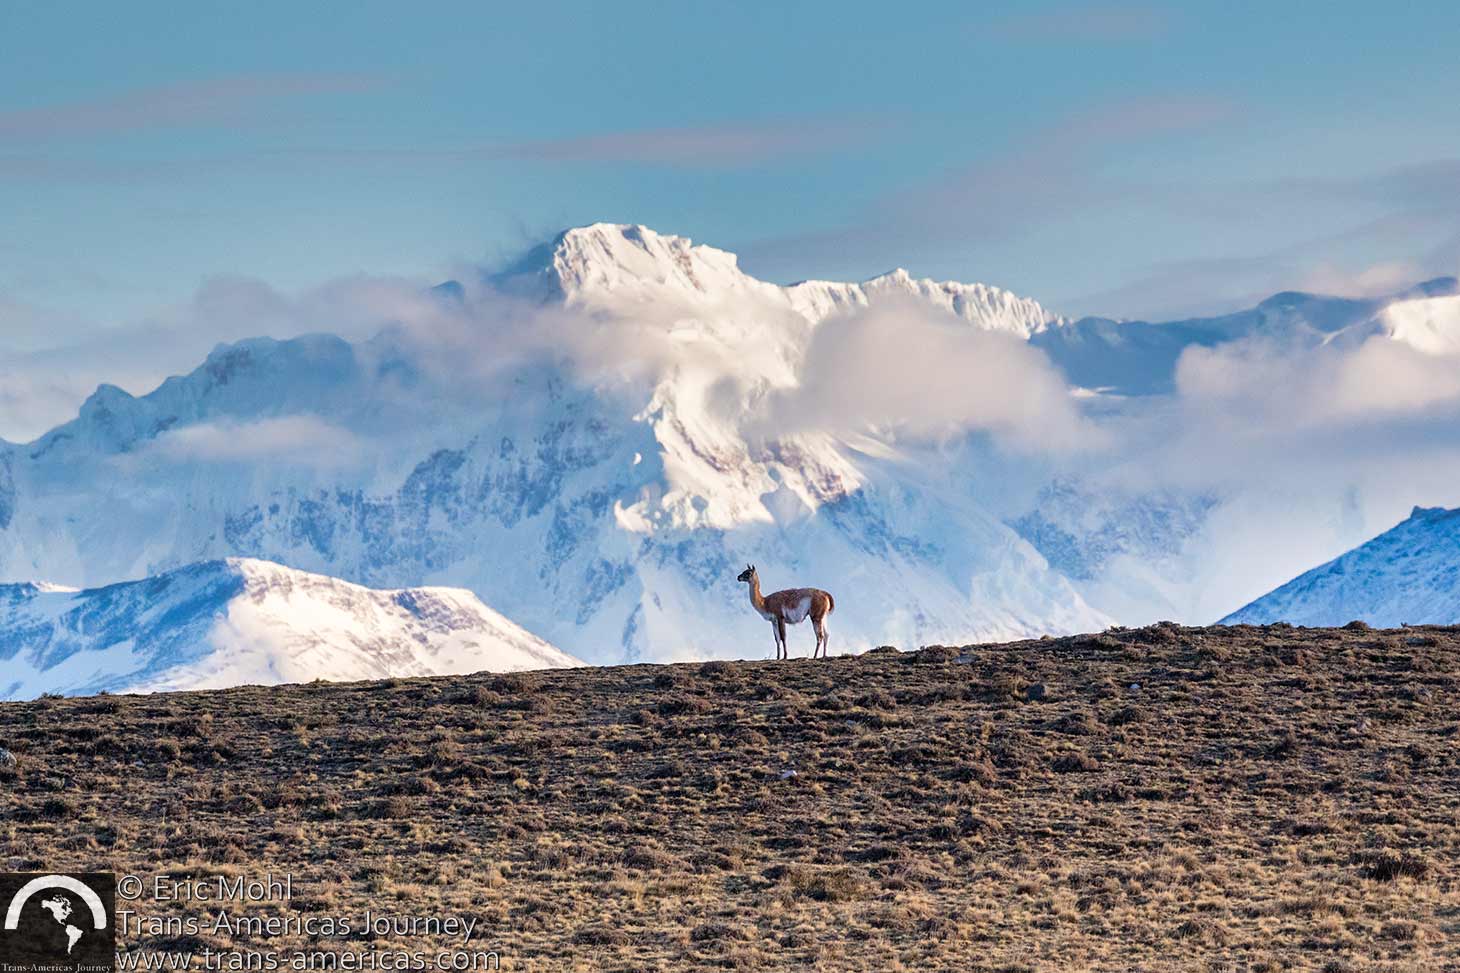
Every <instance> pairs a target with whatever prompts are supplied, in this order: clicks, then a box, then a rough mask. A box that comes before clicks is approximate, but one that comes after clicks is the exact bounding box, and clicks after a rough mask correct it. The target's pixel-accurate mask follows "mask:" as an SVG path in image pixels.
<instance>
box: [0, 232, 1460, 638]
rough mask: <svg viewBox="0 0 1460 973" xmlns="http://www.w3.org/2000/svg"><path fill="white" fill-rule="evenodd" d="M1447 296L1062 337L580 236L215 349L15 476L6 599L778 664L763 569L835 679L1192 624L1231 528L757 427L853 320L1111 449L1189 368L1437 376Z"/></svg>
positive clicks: (14, 468) (1190, 509)
mask: <svg viewBox="0 0 1460 973" xmlns="http://www.w3.org/2000/svg"><path fill="white" fill-rule="evenodd" d="M1455 291H1456V286H1455V282H1454V281H1453V280H1441V281H1436V282H1432V283H1431V284H1429V285H1425V286H1424V287H1423V288H1422V289H1420V290H1417V291H1414V292H1407V293H1404V294H1400V295H1396V296H1395V297H1393V298H1389V299H1385V300H1371V301H1348V300H1341V299H1335V298H1323V297H1318V296H1313V295H1302V294H1283V295H1278V296H1277V297H1274V298H1272V299H1271V300H1269V301H1266V302H1263V304H1262V305H1259V306H1258V307H1257V308H1254V309H1252V310H1250V311H1246V312H1241V313H1239V314H1234V315H1228V316H1225V317H1222V318H1214V319H1207V320H1201V321H1185V322H1173V323H1169V324H1160V325H1155V324H1145V323H1139V322H1124V323H1117V322H1112V321H1104V320H1096V319H1086V320H1083V321H1078V322H1071V321H1068V320H1067V319H1064V318H1062V317H1060V316H1058V315H1056V314H1053V313H1051V312H1049V311H1047V310H1045V309H1044V308H1043V307H1041V306H1040V305H1039V304H1038V303H1036V302H1034V301H1032V300H1029V299H1027V298H1021V297H1017V296H1015V295H1012V294H1010V293H1008V292H1007V291H1002V290H999V289H998V288H994V287H987V286H984V285H978V284H968V285H965V284H955V283H936V282H932V281H925V280H916V279H914V278H913V277H912V276H911V275H909V274H907V273H905V272H901V271H898V272H894V273H891V274H887V275H884V276H882V277H878V278H874V279H872V280H870V281H866V282H863V283H860V284H851V283H833V282H819V281H806V282H802V283H799V284H792V285H788V286H782V285H778V284H773V283H768V282H765V281H760V280H757V279H755V278H753V277H751V276H749V275H748V274H745V273H744V272H743V271H741V270H740V269H739V267H738V265H737V262H736V258H735V256H734V255H733V254H731V253H728V252H726V251H723V250H717V249H715V248H712V247H706V246H697V245H694V244H692V243H691V242H690V241H688V240H686V239H683V238H680V237H673V236H666V235H661V234H657V233H655V232H653V231H652V230H649V229H646V228H644V227H639V226H619V225H610V224H596V225H593V226H589V227H584V228H580V229H575V230H569V231H567V232H565V233H563V234H561V235H560V236H559V237H557V238H556V239H555V240H553V241H551V242H549V243H548V244H545V245H544V246H542V247H540V248H537V249H536V250H534V251H532V252H531V253H529V254H528V255H527V256H525V257H524V258H523V259H522V260H521V261H519V262H518V263H516V264H514V265H512V266H510V267H508V268H506V269H505V270H502V271H498V272H494V273H490V274H488V273H483V274H482V275H481V276H480V277H479V278H471V279H463V280H462V281H460V282H456V281H452V282H448V283H446V284H444V285H442V286H440V287H438V288H436V289H435V291H434V292H433V293H432V295H431V303H430V309H429V313H427V314H425V315H423V316H422V317H421V319H420V320H410V321H402V323H401V324H400V326H398V327H392V328H388V329H386V330H385V331H383V332H381V333H380V334H379V335H377V336H376V337H373V338H371V339H368V340H363V341H347V340H344V339H342V338H339V337H336V336H333V335H325V334H320V335H306V336H303V337H298V338H292V339H289V340H275V339H271V338H252V339H248V340H244V341H239V342H236V343H233V344H229V345H222V346H219V347H218V348H217V349H215V350H214V351H213V352H212V353H211V354H210V355H208V357H207V359H206V360H205V361H204V362H203V363H202V364H201V365H200V366H199V367H198V368H196V369H195V370H193V371H192V372H190V373H188V374H186V375H181V376H176V377H173V378H170V379H168V380H167V381H165V382H163V383H162V384H161V385H160V386H159V387H158V388H156V389H155V390H153V391H151V392H149V393H147V394H145V395H141V396H133V395H131V394H128V393H127V392H125V391H123V390H121V389H119V388H115V387H112V386H102V387H101V388H99V389H98V390H97V391H96V393H95V394H94V395H92V396H91V397H90V399H88V400H87V402H86V403H85V404H84V405H83V406H82V408H81V410H80V414H79V415H78V417H77V418H76V419H75V420H74V421H72V422H70V423H67V424H65V425H62V426H60V427H57V428H56V429H54V430H52V431H51V432H49V433H47V434H46V435H44V436H42V437H40V438H39V439H37V440H35V441H34V442H31V443H28V444H24V445H10V444H0V577H5V578H12V579H24V578H34V577H46V578H51V579H55V580H57V581H60V582H64V583H66V584H70V585H77V586H88V585H98V584H106V583H110V582H114V581H116V580H117V579H121V578H135V577H139V576H148V575H155V574H159V573H163V572H167V571H171V570H174V569H177V568H180V567H182V566H185V565H189V564H193V563H195V562H199V561H208V560H215V559H220V558H227V557H236V556H241V557H249V558H261V559H266V560H270V561H276V562H279V563H282V564H288V565H290V566H291V567H294V568H297V569H300V570H306V571H315V572H319V573H321V574H326V575H330V576H333V577H338V578H342V579H345V580H346V581H349V582H353V583H357V584H364V585H370V586H373V587H386V588H401V587H412V586H418V585H451V586H456V587H462V588H466V589H469V590H470V591H472V592H474V593H475V594H476V595H477V596H478V597H480V598H481V599H482V600H483V601H484V602H486V603H487V604H490V605H492V606H493V607H494V608H496V609H497V610H500V611H501V612H503V613H504V614H505V615H506V616H507V617H508V618H511V619H512V620H513V621H515V622H517V623H518V624H521V625H523V626H525V627H526V628H527V629H528V630H530V631H533V632H536V633H539V634H540V635H541V636H543V637H544V638H546V639H549V640H550V641H551V642H552V643H553V644H555V645H558V646H561V647H562V648H563V649H565V650H567V651H569V652H572V653H573V654H574V655H576V656H578V657H581V658H583V659H586V660H588V661H590V662H597V663H614V662H623V661H634V660H673V659H687V658H703V657H710V656H717V655H719V656H744V655H755V654H764V655H769V653H770V650H771V644H772V643H771V639H770V638H769V633H768V632H767V631H765V628H766V626H765V624H764V622H763V621H762V620H760V619H759V618H758V617H757V616H756V615H755V614H754V613H753V612H752V611H751V610H750V608H749V606H748V604H746V601H745V592H744V590H743V588H741V587H740V586H738V585H736V584H735V582H734V580H733V579H734V577H735V575H736V574H737V573H738V572H739V570H740V569H741V567H742V566H743V565H744V563H746V562H754V563H756V564H757V565H758V566H759V567H760V569H761V573H762V577H763V580H764V583H765V584H766V586H767V588H768V589H770V588H775V587H781V586H792V585H816V586H818V587H823V588H827V589H829V590H831V591H832V592H833V593H834V594H835V595H836V598H837V612H836V614H835V616H834V617H833V619H832V621H831V624H830V629H831V639H832V648H833V650H834V651H835V650H848V649H856V648H861V647H867V646H871V645H877V644H880V643H883V642H891V643H894V644H901V645H916V644H919V643H922V642H930V641H947V640H953V639H959V640H964V641H967V640H970V639H976V638H995V637H1001V636H1013V635H1023V634H1029V633H1043V632H1052V633H1060V632H1069V631H1075V630H1092V629H1100V628H1103V627H1105V626H1106V625H1108V624H1111V623H1112V622H1114V621H1120V622H1123V623H1137V622H1144V621H1150V620H1153V619H1155V618H1161V617H1171V618H1181V619H1186V618H1193V617H1194V616H1195V615H1196V614H1199V606H1200V604H1201V602H1200V593H1201V586H1202V585H1203V584H1205V583H1206V581H1207V579H1208V577H1209V573H1208V574H1203V573H1202V571H1200V570H1198V569H1197V568H1195V567H1194V566H1193V563H1192V556H1191V554H1190V553H1189V552H1190V551H1191V550H1192V549H1193V545H1194V539H1196V538H1199V537H1200V536H1201V535H1202V533H1203V532H1204V531H1206V530H1207V529H1208V524H1209V523H1211V522H1212V520H1213V518H1214V517H1218V516H1219V515H1221V514H1222V513H1223V512H1224V510H1225V509H1226V508H1225V507H1224V506H1223V498H1221V497H1218V496H1212V495H1208V494H1206V493H1202V492H1196V493H1182V492H1181V491H1179V490H1172V489H1169V488H1147V487H1144V486H1142V485H1140V484H1139V483H1136V484H1135V485H1130V484H1126V485H1121V484H1119V483H1111V482H1106V481H1103V480H1101V479H1100V478H1099V477H1095V476H1086V475H1083V474H1082V473H1081V472H1080V471H1079V470H1078V469H1076V470H1074V471H1073V472H1072V471H1068V470H1066V471H1060V472H1058V475H1056V472H1055V471H1052V470H1051V469H1049V468H1048V467H1047V465H1045V464H1044V463H1043V462H1042V461H1041V460H1040V459H1038V458H1037V457H1030V456H1027V455H1022V454H1020V453H1019V452H1018V451H1017V450H1014V451H1011V450H1007V449H1003V448H1001V447H1000V446H999V445H998V444H997V443H993V444H990V443H989V442H987V441H985V440H986V438H987V437H984V438H980V437H969V438H967V439H965V440H962V441H959V442H953V443H940V444H935V445H931V446H929V445H918V444H916V443H913V442H911V441H907V440H905V439H901V438H899V437H898V436H896V435H894V434H891V433H889V432H888V431H887V430H884V429H880V428H865V429H862V430H853V431H848V430H847V429H845V428H839V429H832V428H822V427H820V426H816V425H809V426H797V425H795V424H787V423H785V422H783V421H779V420H781V419H783V418H784V417H783V416H778V415H777V414H776V413H775V412H774V410H773V409H770V408H768V404H773V403H776V402H778V401H780V398H779V397H784V396H788V395H793V394H794V393H796V392H797V390H798V389H800V388H801V386H802V381H803V378H804V375H805V365H806V358H807V355H808V349H810V348H811V347H813V344H812V343H813V341H814V340H815V339H816V337H817V335H818V334H820V333H822V332H821V331H820V329H821V328H823V326H827V325H828V322H830V321H832V320H833V319H844V318H843V315H842V314H841V313H839V312H848V311H859V310H866V309H871V311H872V312H875V311H877V309H879V308H883V307H887V308H895V309H900V308H905V307H923V308H928V307H931V308H934V309H936V310H938V311H940V312H946V314H948V315H951V316H952V318H951V320H952V321H953V324H954V325H955V326H956V325H957V323H958V321H960V320H961V321H962V322H964V323H966V324H967V325H968V326H969V327H970V328H972V329H973V333H976V334H984V333H988V334H989V336H990V337H989V341H991V342H995V344H993V345H989V346H988V347H987V348H986V349H984V350H986V351H989V352H990V353H993V352H997V351H999V349H1000V348H1002V347H1003V346H1002V345H998V344H997V343H998V342H1004V343H1007V344H1010V345H1017V346H1019V347H1021V348H1025V349H1027V346H1029V345H1032V346H1034V347H1035V348H1037V349H1040V350H1041V351H1042V352H1043V353H1045V354H1047V355H1048V356H1049V359H1050V360H1052V361H1053V362H1054V364H1055V365H1056V366H1058V367H1059V368H1060V369H1063V370H1064V372H1065V373H1066V375H1067V376H1068V378H1069V379H1070V381H1071V383H1072V384H1073V385H1075V386H1079V387H1082V388H1085V389H1113V390H1114V391H1115V392H1117V393H1127V394H1106V393H1101V394H1082V395H1080V396H1074V397H1068V398H1071V400H1072V401H1077V403H1078V405H1077V406H1076V408H1078V409H1079V410H1082V412H1083V413H1084V414H1086V415H1090V416H1094V417H1096V418H1097V419H1098V418H1099V417H1100V416H1101V415H1102V414H1105V413H1112V414H1113V413H1117V412H1119V411H1120V410H1122V409H1129V408H1133V407H1132V406H1131V405H1130V403H1131V402H1134V401H1136V399H1132V398H1130V397H1129V395H1128V393H1144V394H1145V396H1144V398H1145V399H1147V400H1151V401H1155V400H1157V399H1160V398H1161V397H1160V396H1159V395H1158V394H1156V393H1160V392H1162V391H1164V390H1169V388H1170V387H1171V385H1172V380H1173V379H1172V376H1173V374H1174V370H1175V365H1176V362H1177V361H1178V359H1179V358H1180V355H1181V353H1182V352H1183V351H1184V350H1185V349H1186V348H1189V347H1191V346H1193V345H1196V346H1202V347H1211V346H1216V345H1220V344H1223V343H1225V342H1230V341H1238V340H1243V339H1247V338H1253V337H1260V338H1264V339H1272V340H1275V341H1278V342H1282V343H1286V344H1289V345H1291V346H1292V347H1294V348H1297V349H1300V350H1301V349H1302V348H1315V347H1322V346H1324V345H1326V344H1332V343H1340V342H1360V341H1362V340H1366V339H1368V338H1373V337H1382V338H1385V339H1389V340H1394V341H1398V342H1404V343H1406V344H1409V345H1411V346H1413V347H1415V348H1417V349H1419V350H1421V351H1425V352H1426V353H1430V352H1432V351H1433V350H1435V349H1440V348H1446V347H1450V345H1448V344H1447V342H1450V341H1451V340H1452V338H1454V336H1455V334H1456V332H1457V330H1460V313H1457V308H1460V297H1456V296H1454V294H1455ZM876 324H877V326H879V327H892V328H897V327H901V326H902V322H901V320H900V319H899V318H898V317H897V315H896V314H892V315H889V316H888V317H887V319H886V320H885V321H882V322H880V323H876ZM1013 391H1014V392H1016V393H1018V392H1020V391H1022V390H1021V389H1017V388H1016V389H1014V390H1013ZM1061 394H1063V393H1061ZM1354 529H1355V528H1352V527H1348V526H1346V527H1345V530H1344V532H1339V533H1336V534H1335V543H1337V542H1338V541H1340V540H1342V538H1344V537H1347V536H1349V534H1351V533H1352V531H1353V530H1354ZM1354 540H1357V537H1354V538H1353V539H1352V540H1349V541H1348V542H1347V544H1352V543H1353V542H1354ZM1347 544H1345V545H1344V546H1347ZM1342 549H1343V547H1337V548H1335V550H1342ZM1295 556H1296V555H1295ZM1307 563H1312V560H1311V559H1310V560H1309V561H1308V562H1307ZM1299 567H1300V565H1299V564H1294V565H1293V570H1297V569H1298V568H1299ZM1279 569H1280V568H1279ZM1273 580H1276V579H1273ZM1259 590H1260V589H1259ZM1234 600H1235V599H1234ZM1193 606H1197V607H1193ZM1206 617H1210V614H1208V615H1207V616H1206ZM797 635H798V633H797V632H795V631H793V632H792V634H791V641H792V648H793V651H794V650H795V649H796V647H797V646H796V643H797ZM805 638H806V640H807V641H806V647H807V650H808V651H809V645H810V635H809V633H806V634H805Z"/></svg>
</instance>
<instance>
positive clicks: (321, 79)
mask: <svg viewBox="0 0 1460 973" xmlns="http://www.w3.org/2000/svg"><path fill="white" fill-rule="evenodd" d="M380 83H381V79H379V78H372V77H368V76H364V75H331V74H274V75H244V76H237V77H229V78H213V79H207V80H197V81H184V82H178V83H175V84H168V85H159V86H156V87H151V88H138V89H135V90H132V91H127V92H123V93H120V94H115V95H107V96H102V97H97V98H93V99H86V100H74V101H66V102H58V103H55V104H49V105H36V106H32V107H27V108H11V109H7V110H3V111H0V139H4V140H6V141H10V142H19V141H37V140H42V139H57V138H85V137H92V136H98V135H114V134H119V133H127V132H137V131H149V130H153V129H158V128H171V127H177V126H187V125H208V124H219V123H229V122H236V121H239V120H241V119H244V118H247V117H249V116H250V114H251V113H253V112H256V111H258V110H260V109H261V108H262V107H263V106H265V105H268V104H270V103H278V102H282V101H289V100H293V99H297V98H303V97H307V96H315V95H328V94H341V93H357V92H364V91H368V90H370V89H372V88H374V87H377V86H378V85H379V84H380Z"/></svg>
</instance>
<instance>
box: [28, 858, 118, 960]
mask: <svg viewBox="0 0 1460 973" xmlns="http://www.w3.org/2000/svg"><path fill="white" fill-rule="evenodd" d="M115 888H116V886H115V879H114V876H113V875H112V874H111V873H110V872H104V873H85V874H79V875H62V874H31V873H10V874H4V875H0V902H3V903H5V912H4V921H3V923H0V961H3V963H4V965H5V968H6V969H7V970H16V971H21V970H26V969H40V968H44V969H47V970H66V969H78V970H79V969H95V968H96V967H97V965H98V964H99V963H103V962H104V963H106V964H107V965H108V966H109V965H110V961H111V958H112V951H113V949H114V941H115V936H114V932H113V928H112V922H111V905H112V903H113V902H114V901H115Z"/></svg>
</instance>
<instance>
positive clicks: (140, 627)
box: [0, 558, 581, 699]
mask: <svg viewBox="0 0 1460 973" xmlns="http://www.w3.org/2000/svg"><path fill="white" fill-rule="evenodd" d="M0 662H3V675H0V699H29V698H31V697H34V696H37V695H39V694H40V693H42V692H61V693H83V692H98V691H100V690H108V691H113V692H148V691H154V690H171V689H210V688H218V687H222V686H234V685H242V684H250V683H258V684H274V683H282V682H306V681H310V680H313V679H328V680H354V679H379V678H384V677H386V676H425V675H449V674H454V673H464V672H477V671H481V670H491V671H495V672H509V671H516V670H522V669H547V668H559V667H564V666H573V665H580V664H581V663H579V662H578V660H576V659H574V658H572V657H571V656H569V655H567V654H565V653H563V652H560V651H558V650H557V649H555V648H553V647H552V646H551V645H549V644H547V643H546V642H544V641H543V640H542V639H539V638H537V637H536V636H534V635H532V634H531V633H529V632H527V631H525V630H524V629H522V628H521V627H520V626H518V625H516V624H514V623H512V622H511V621H508V620H507V619H506V618H503V617H502V616H501V615H499V614H497V613H496V612H494V611H492V610H491V609H490V608H488V607H487V606H486V605H483V604H482V603H481V601H480V600H479V599H478V598H477V597H476V596H475V595H473V594H472V593H471V592H469V591H464V590H461V589H459V588H406V589H401V590H396V591H381V590H375V589H370V588H363V587H361V586H359V585H354V584H349V583H347V582H343V581H340V580H338V579H336V578H329V577H325V576H322V575H318V574H309V573H307V572H304V571H296V570H293V569H291V568H286V567H283V566H282V565H279V564H272V563H269V562H267V561H256V560H250V559H247V558H228V559H226V560H221V561H206V562H203V563H200V564H191V565H188V566H186V567H182V568H178V569H176V570H173V571H167V572H164V573H163V574H160V575H157V576H155V577H151V578H145V579H143V580H140V581H128V582H122V583H120V584H114V585H109V586H107V587H104V588H91V589H87V590H85V591H78V590H75V589H68V588H62V587H60V586H57V585H49V584H35V583H25V584H7V585H0Z"/></svg>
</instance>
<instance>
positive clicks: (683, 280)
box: [458, 223, 1063, 338]
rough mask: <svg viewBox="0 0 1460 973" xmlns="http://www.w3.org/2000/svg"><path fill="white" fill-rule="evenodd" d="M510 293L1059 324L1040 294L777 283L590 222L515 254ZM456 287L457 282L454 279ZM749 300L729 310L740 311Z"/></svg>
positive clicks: (704, 250) (714, 257)
mask: <svg viewBox="0 0 1460 973" xmlns="http://www.w3.org/2000/svg"><path fill="white" fill-rule="evenodd" d="M491 280H492V282H493V283H494V284H495V285H496V286H497V287H499V288H500V289H502V290H505V291H508V292H510V293H515V294H522V295H527V296H532V297H535V298H538V299H541V300H556V301H562V302H565V303H568V304H583V305H588V306H590V307H591V306H600V307H607V308H611V309H614V310H620V311H621V310H622V309H623V308H624V307H625V304H627V303H639V304H641V305H646V306H654V307H667V308H671V309H675V308H693V309H696V310H698V311H701V312H703V311H705V310H706V309H709V310H710V312H711V313H712V314H714V313H715V311H716V309H718V312H719V315H718V316H724V314H725V311H727V310H730V309H729V308H727V305H728V304H730V303H731V302H736V301H739V302H745V301H746V299H749V300H750V302H751V303H752V308H753V306H754V304H756V303H759V304H761V305H762V306H763V309H770V310H779V311H791V312H793V313H794V314H795V315H797V316H798V317H800V318H802V319H804V320H805V321H807V322H809V323H812V324H815V323H817V322H819V321H822V320H824V319H825V318H827V317H829V316H831V315H832V314H835V313H837V312H838V311H845V310H848V309H850V308H859V307H869V306H871V305H872V304H875V303H878V302H881V301H888V300H897V299H912V300H918V301H923V302H926V303H928V304H930V305H932V306H934V307H938V308H940V309H942V310H946V311H948V312H950V313H952V314H954V315H957V316H958V317H960V318H962V319H963V320H965V321H968V322H969V323H971V324H973V325H974V326H976V327H979V328H982V329H985V330H989V331H1001V332H1007V333H1009V334H1014V335H1018V336H1019V337H1022V338H1028V337H1029V336H1030V335H1033V334H1036V333H1039V332H1041V331H1044V330H1046V329H1048V328H1049V327H1051V326H1052V325H1058V324H1061V323H1063V319H1062V318H1060V317H1059V316H1057V315H1055V314H1052V313H1050V312H1049V311H1047V310H1045V309H1044V308H1043V307H1041V306H1040V305H1039V302H1037V301H1034V300H1031V299H1030V298H1027V297H1019V296H1018V295H1016V294H1012V293H1010V292H1009V291H1006V290H1002V289H1000V288H998V287H990V286H988V285H986V284H961V283H958V282H956V281H933V280H926V279H921V280H920V279H915V278H914V277H913V276H912V275H911V274H909V273H908V272H907V271H906V270H903V269H902V268H898V269H896V270H893V271H890V272H888V273H886V274H882V275H881V276H878V277H873V278H872V279H870V280H866V281H863V282H862V283H841V282H837V281H825V280H805V281H801V282H800V283H796V284H791V285H789V286H780V285H776V284H771V283H767V282H766V281H762V280H757V279H756V278H754V277H751V276H750V275H749V274H746V273H745V272H744V271H742V270H741V269H740V266H739V260H738V258H737V257H736V255H735V254H733V253H730V252H728V251H725V250H718V249H716V248H714V247H710V246H705V245H703V244H700V245H695V244H694V243H692V242H691V241H690V240H688V239H686V238H684V237H679V236H669V235H665V234H659V233H655V232H654V231H653V230H650V229H649V228H647V227H643V226H623V225H619V224H614V223H595V224H593V225H591V226H584V227H576V228H574V229H571V230H566V231H564V232H563V233H560V234H559V235H558V236H557V237H556V238H555V239H554V240H553V241H551V242H550V243H547V244H544V245H543V246H541V247H538V248H536V249H534V250H532V251H529V253H528V254H527V255H526V256H525V257H524V258H523V259H522V260H521V261H519V262H518V263H516V264H514V265H512V266H510V267H508V268H507V269H506V270H504V271H502V272H499V273H497V274H494V275H492V277H491ZM458 286H459V285H458ZM752 308H745V307H743V306H742V307H739V308H735V309H733V310H732V311H731V314H732V316H736V317H739V316H740V315H741V314H743V312H744V311H746V310H751V309H752Z"/></svg>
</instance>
